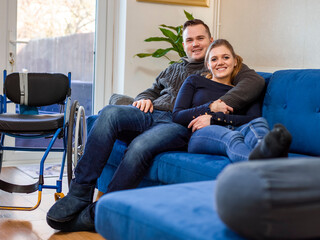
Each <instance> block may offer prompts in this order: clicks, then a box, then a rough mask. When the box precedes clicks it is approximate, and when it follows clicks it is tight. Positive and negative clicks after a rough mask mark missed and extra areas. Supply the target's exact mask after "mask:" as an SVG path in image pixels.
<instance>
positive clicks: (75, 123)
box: [0, 70, 86, 211]
mask: <svg viewBox="0 0 320 240" xmlns="http://www.w3.org/2000/svg"><path fill="white" fill-rule="evenodd" d="M3 81H4V82H3V95H0V134H1V138H0V171H1V167H2V160H3V153H4V151H28V152H33V151H34V152H44V154H43V156H42V158H41V161H40V166H39V168H40V169H39V178H38V181H37V182H35V183H33V184H30V185H18V184H12V183H9V182H6V181H3V180H1V179H0V190H3V191H6V192H10V193H32V192H35V191H38V200H37V203H36V204H35V205H34V206H0V210H21V211H31V210H34V209H36V208H37V207H38V206H39V205H40V203H41V196H42V190H43V189H45V188H47V189H55V190H56V192H55V194H54V197H55V200H58V199H60V198H62V197H64V194H63V193H62V179H63V174H64V168H65V161H66V159H67V178H68V186H70V181H71V179H72V178H73V170H74V168H75V166H76V164H77V161H78V160H79V158H80V157H81V155H82V153H83V150H84V145H85V141H86V119H85V111H84V108H83V106H80V104H79V102H78V101H76V100H75V101H74V102H73V103H72V105H71V73H68V76H66V75H64V74H61V73H11V74H8V75H7V71H6V70H5V71H4V72H3ZM8 103H14V104H16V105H17V106H18V107H19V109H20V112H19V113H7V108H8V107H7V104H8ZM48 106H49V107H50V106H59V108H60V110H59V113H50V114H49V113H47V112H44V111H42V110H41V109H43V108H45V107H48ZM6 136H10V137H13V138H23V139H36V138H49V139H51V140H50V142H49V144H48V146H47V147H43V146H38V147H33V146H32V147H28V146H27V147H24V146H19V147H14V146H10V145H8V144H6V143H5V137H6ZM57 139H62V142H63V143H62V147H53V145H54V143H55V142H56V140H57ZM49 152H61V153H62V161H61V170H60V174H59V177H58V179H57V180H56V184H55V185H45V176H44V165H45V161H46V158H47V156H48V154H49ZM0 177H1V175H0ZM0 205H1V203H0Z"/></svg>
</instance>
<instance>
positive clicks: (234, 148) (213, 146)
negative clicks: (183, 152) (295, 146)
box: [188, 117, 270, 162]
mask: <svg viewBox="0 0 320 240" xmlns="http://www.w3.org/2000/svg"><path fill="white" fill-rule="evenodd" d="M269 131H270V130H269V126H268V123H267V121H266V120H265V119H264V118H262V117H260V118H256V119H254V120H252V121H250V122H249V123H247V124H244V125H242V126H240V127H232V126H230V127H223V126H219V125H210V126H207V127H204V128H201V129H199V130H197V131H196V132H194V133H193V135H192V136H191V138H190V141H189V147H188V152H191V153H205V154H214V155H223V156H228V157H229V159H230V160H231V162H239V161H245V160H248V157H249V154H250V152H251V151H252V149H253V148H254V147H255V146H256V145H257V143H258V142H259V141H260V140H261V139H262V138H263V137H264V136H265V135H266V134H267V133H268V132H269Z"/></svg>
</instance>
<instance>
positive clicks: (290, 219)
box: [216, 158, 320, 239]
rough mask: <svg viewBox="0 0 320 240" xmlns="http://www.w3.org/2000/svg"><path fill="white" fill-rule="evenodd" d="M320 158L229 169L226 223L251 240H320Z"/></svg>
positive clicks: (221, 192)
mask: <svg viewBox="0 0 320 240" xmlns="http://www.w3.org/2000/svg"><path fill="white" fill-rule="evenodd" d="M319 171H320V158H296V159H295V158H289V159H274V160H265V161H254V162H242V163H236V164H232V165H229V166H228V167H227V168H226V169H225V170H224V171H222V173H221V174H220V175H219V177H218V180H217V185H216V203H217V211H218V214H219V216H220V218H221V219H222V220H223V221H224V222H225V223H226V224H227V225H228V226H229V227H230V228H231V229H232V230H234V231H235V232H237V233H239V234H240V235H242V236H244V237H247V238H249V239H252V238H253V239H269V238H270V239H271V238H272V239H306V238H317V239H319V238H320V174H319Z"/></svg>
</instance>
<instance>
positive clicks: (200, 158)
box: [98, 140, 230, 192]
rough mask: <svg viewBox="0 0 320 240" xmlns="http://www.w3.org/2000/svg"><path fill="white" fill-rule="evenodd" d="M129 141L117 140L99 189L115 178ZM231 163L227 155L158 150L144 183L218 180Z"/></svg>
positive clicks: (99, 182)
mask: <svg viewBox="0 0 320 240" xmlns="http://www.w3.org/2000/svg"><path fill="white" fill-rule="evenodd" d="M126 147H127V145H126V144H125V143H124V142H122V141H119V140H117V141H116V143H115V144H114V147H113V150H112V153H111V155H110V157H109V159H108V163H107V165H106V167H105V168H104V169H103V172H102V174H101V176H100V178H99V179H98V189H99V191H101V192H106V191H107V187H108V185H109V183H110V181H111V178H112V176H113V174H114V172H115V170H116V168H117V167H118V165H119V164H120V162H121V159H122V157H123V154H124V152H125V149H126ZM228 164H230V160H229V159H228V158H227V157H225V156H212V155H207V154H191V153H186V152H165V153H161V154H158V155H157V156H156V157H155V159H154V162H153V164H152V166H151V168H150V170H149V172H148V173H147V175H146V176H145V177H144V179H143V181H142V183H141V185H140V187H145V186H152V185H163V184H174V183H184V182H195V181H206V180H214V179H216V177H217V176H218V174H219V173H220V172H221V171H222V169H223V168H225V167H226V166H227V165H228Z"/></svg>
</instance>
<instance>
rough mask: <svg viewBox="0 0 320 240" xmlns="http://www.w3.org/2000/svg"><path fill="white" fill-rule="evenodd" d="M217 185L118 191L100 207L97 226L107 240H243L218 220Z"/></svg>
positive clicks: (181, 185)
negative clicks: (215, 195) (215, 192)
mask: <svg viewBox="0 0 320 240" xmlns="http://www.w3.org/2000/svg"><path fill="white" fill-rule="evenodd" d="M214 187H215V181H203V182H193V183H183V184H174V185H168V186H158V187H149V188H143V189H135V190H127V191H119V192H114V193H110V194H107V195H104V196H103V197H102V198H101V199H100V200H99V201H98V204H97V208H96V219H95V225H96V230H97V232H98V233H99V234H101V235H102V236H103V237H105V238H106V239H108V240H113V239H114V240H120V239H148V240H150V239H156V240H159V239H165V240H170V239H183V240H186V239H199V240H200V239H215V240H219V239H243V238H241V237H240V236H238V235H237V234H236V233H234V232H232V231H231V230H229V229H228V228H227V227H226V226H225V225H224V223H223V222H222V221H221V220H220V219H219V217H218V215H217V213H216V210H215V201H214Z"/></svg>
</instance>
